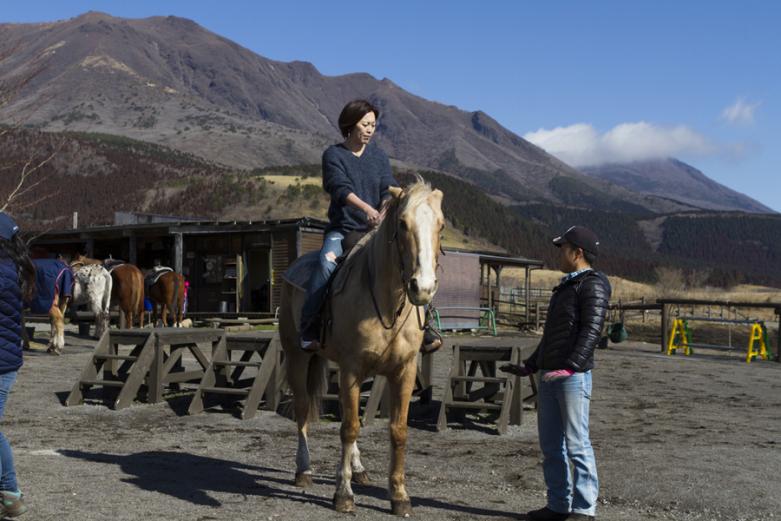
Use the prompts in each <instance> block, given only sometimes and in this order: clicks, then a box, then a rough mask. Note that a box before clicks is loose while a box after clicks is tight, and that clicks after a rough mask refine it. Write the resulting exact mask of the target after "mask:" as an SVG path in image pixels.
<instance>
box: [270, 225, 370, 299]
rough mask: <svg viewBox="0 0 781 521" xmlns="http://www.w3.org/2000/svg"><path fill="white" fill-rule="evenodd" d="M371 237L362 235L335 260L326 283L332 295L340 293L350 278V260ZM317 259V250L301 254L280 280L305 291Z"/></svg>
mask: <svg viewBox="0 0 781 521" xmlns="http://www.w3.org/2000/svg"><path fill="white" fill-rule="evenodd" d="M372 235H374V234H373V233H371V232H370V233H367V234H366V235H364V236H363V238H361V240H360V241H358V243H357V244H356V245H355V246H354V247H353V248H352V249H351V250H350V251H349V252H347V256H346V257H344V256H343V257H339V258H338V259H337V260H336V262H337V266H336V269H335V270H334V272H333V273H332V274H331V278H330V279H329V281H328V284H329V285H330V286H331V292H332V293H333V294H334V295H336V294H339V293H341V291H342V288H343V287H344V284H345V282H346V281H347V279H348V278H349V276H350V271H351V269H352V267H351V265H352V262H351V261H350V259H352V258H353V257H354V256H355V255H356V254H358V252H360V251H361V250H363V247H364V245H365V244H366V243H367V242H369V240H370V239H371V237H372ZM319 257H320V251H319V250H318V251H310V252H309V253H305V254H303V255H302V256H300V257H299V258H297V259H296V260H295V261H293V264H291V265H290V267H289V268H288V269H287V271H286V272H285V273H283V274H282V278H283V279H284V280H285V281H287V282H288V283H289V284H291V285H293V286H294V287H296V288H298V289H300V290H301V291H306V289H307V286H308V285H309V277H310V276H311V275H312V271H314V270H315V269H317V267H318V264H319V262H320V260H319Z"/></svg>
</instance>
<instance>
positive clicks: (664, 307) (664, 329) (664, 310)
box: [660, 302, 667, 353]
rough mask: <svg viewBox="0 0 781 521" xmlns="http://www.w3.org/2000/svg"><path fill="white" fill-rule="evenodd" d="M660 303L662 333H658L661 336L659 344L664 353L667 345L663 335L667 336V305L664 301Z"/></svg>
mask: <svg viewBox="0 0 781 521" xmlns="http://www.w3.org/2000/svg"><path fill="white" fill-rule="evenodd" d="M661 304H662V326H661V330H662V334H661V335H660V338H661V346H662V353H664V352H665V351H666V350H667V346H666V345H665V341H664V340H665V336H667V305H665V303H664V302H662V303H661Z"/></svg>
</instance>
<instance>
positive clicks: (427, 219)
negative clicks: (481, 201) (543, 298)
mask: <svg viewBox="0 0 781 521" xmlns="http://www.w3.org/2000/svg"><path fill="white" fill-rule="evenodd" d="M391 195H392V199H391V201H390V203H389V204H388V206H387V210H386V212H387V214H386V215H387V217H386V218H385V219H384V221H383V222H382V224H381V225H380V226H379V227H378V228H377V229H376V230H375V231H374V232H372V233H370V234H369V236H368V237H365V238H364V239H362V240H361V242H360V243H359V245H358V246H356V247H355V249H354V250H353V251H352V253H351V254H350V255H349V257H348V258H347V260H345V261H344V265H343V266H342V267H341V269H340V271H339V273H338V274H337V276H336V277H335V279H334V283H333V284H334V285H333V287H332V291H331V292H330V294H329V297H328V298H327V302H326V309H327V311H326V314H325V315H326V317H327V320H325V324H326V326H325V328H324V331H323V349H322V351H320V352H319V353H318V354H317V355H312V354H310V353H308V352H305V351H303V350H302V349H301V348H300V347H299V333H298V329H299V328H298V325H299V324H298V322H299V317H300V313H301V306H302V305H303V300H304V294H303V292H302V291H301V290H300V289H297V288H295V287H294V286H293V285H292V284H290V283H289V282H287V281H286V282H285V283H284V284H283V288H282V303H281V308H280V314H279V334H280V340H281V342H282V346H283V347H284V350H285V362H286V364H287V378H288V381H289V383H290V387H291V389H292V391H293V398H294V408H295V416H296V422H297V424H298V451H297V455H296V479H295V483H296V485H297V486H301V487H306V486H308V485H310V484H311V483H312V469H311V467H310V459H309V448H308V444H307V431H308V422H309V421H310V420H312V419H314V418H316V417H318V416H319V414H320V397H321V396H322V393H323V386H324V384H325V379H324V375H325V366H326V364H327V360H326V359H328V360H333V361H335V362H336V363H338V364H339V369H340V378H339V397H340V401H341V405H342V428H341V442H342V453H341V462H340V464H339V468H338V472H337V478H336V494H335V495H334V499H333V501H334V506H335V508H336V510H337V511H339V512H352V511H353V510H354V508H355V500H354V496H353V491H352V487H351V485H350V481H351V480H354V481H356V482H358V483H366V482H368V477H367V475H366V471H365V470H364V468H363V466H362V465H361V459H360V453H359V451H358V445H357V443H356V440H357V438H358V429H359V420H358V413H359V411H358V409H359V400H360V387H361V383H362V382H363V381H364V379H365V378H366V377H368V376H372V375H378V374H379V375H383V376H385V377H386V378H387V379H388V383H389V387H390V397H391V410H390V439H391V455H390V460H391V465H390V476H389V491H390V500H391V510H392V512H393V513H394V514H396V515H401V516H408V515H409V514H411V512H412V506H411V503H410V499H409V495H407V490H406V488H405V478H404V457H405V450H406V445H407V412H408V408H409V401H410V396H411V394H412V390H413V387H414V385H415V375H416V372H417V359H416V356H417V353H418V350H419V348H420V345H421V342H422V340H423V327H424V316H423V310H422V308H421V306H424V305H426V304H428V303H430V302H431V300H432V299H433V297H434V293H435V292H436V290H437V278H436V269H437V260H438V256H439V251H440V250H439V246H440V232H441V230H442V228H443V227H444V217H443V215H442V209H441V207H442V192H441V191H439V190H432V189H431V187H430V186H429V185H428V184H426V183H425V182H423V180H422V179H418V182H417V183H415V184H413V185H410V186H408V187H407V188H406V189H404V190H403V191H402V190H401V189H400V188H391Z"/></svg>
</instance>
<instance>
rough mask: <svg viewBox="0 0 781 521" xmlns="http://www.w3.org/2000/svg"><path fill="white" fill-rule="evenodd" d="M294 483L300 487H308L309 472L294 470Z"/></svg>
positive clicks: (310, 476) (310, 484)
mask: <svg viewBox="0 0 781 521" xmlns="http://www.w3.org/2000/svg"><path fill="white" fill-rule="evenodd" d="M295 485H296V486H297V487H300V488H309V487H311V486H312V473H311V472H296V482H295Z"/></svg>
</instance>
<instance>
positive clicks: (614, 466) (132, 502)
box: [1, 331, 781, 521]
mask: <svg viewBox="0 0 781 521" xmlns="http://www.w3.org/2000/svg"><path fill="white" fill-rule="evenodd" d="M43 336H44V334H43V331H41V332H39V339H40V338H42V337H43ZM453 342H460V343H462V344H474V343H477V342H480V343H483V344H489V345H490V344H492V343H496V344H504V345H509V344H521V345H524V346H525V349H526V350H527V351H528V350H530V349H531V348H532V344H533V343H534V339H533V338H522V337H502V338H499V339H493V338H480V339H476V338H473V337H455V338H450V339H449V340H448V345H447V346H445V347H444V348H443V349H442V350H441V351H440V352H439V353H437V354H436V355H435V356H436V358H435V372H436V375H435V377H436V388H435V391H434V400H435V401H434V403H433V404H432V405H430V406H428V407H422V406H421V407H415V410H414V412H415V417H414V418H413V421H412V422H411V423H412V427H411V429H410V438H409V445H408V459H407V478H408V480H407V485H408V490H409V492H410V494H411V495H412V502H413V507H414V509H415V510H414V516H415V517H417V518H418V519H431V520H446V519H447V520H452V519H459V520H462V519H463V520H466V519H470V520H471V519H485V520H489V519H518V518H520V519H523V517H522V516H521V517H519V513H522V512H526V511H527V510H529V509H533V508H538V507H540V506H542V505H544V502H545V487H544V484H543V480H542V469H541V459H540V452H539V448H538V445H537V434H536V433H537V431H536V420H535V416H534V414H533V413H532V412H529V413H527V414H525V415H524V423H523V425H521V426H518V427H511V428H510V430H509V433H508V434H507V435H504V436H498V435H496V434H495V432H494V431H493V430H492V427H491V424H490V423H483V424H480V423H477V424H473V425H471V426H470V427H469V428H464V427H463V426H460V425H459V424H456V423H453V424H451V428H450V429H449V430H448V431H446V432H441V433H440V432H436V430H435V429H434V424H435V421H436V414H437V411H438V400H439V398H440V397H441V396H442V387H441V386H442V382H443V381H444V376H445V375H446V373H447V371H448V369H449V364H450V352H451V349H450V345H451V344H452V343H453ZM67 343H68V347H67V348H66V352H65V354H64V355H63V356H61V357H54V356H49V355H46V354H44V353H39V352H28V353H27V357H26V362H25V366H24V367H23V368H22V370H21V371H20V373H19V379H18V381H17V384H16V386H15V388H14V390H13V393H12V396H11V397H10V401H9V404H8V407H7V413H6V417H5V418H4V419H3V421H2V424H1V425H2V430H3V432H4V433H5V434H6V436H7V437H8V438H9V439H10V440H11V442H12V445H13V447H14V451H15V457H16V465H17V473H18V476H19V482H20V486H21V487H22V490H23V491H24V492H25V495H26V498H27V501H28V504H29V505H30V508H31V511H30V512H29V513H28V514H27V515H26V516H25V518H27V519H35V520H42V521H43V520H104V519H117V520H136V519H171V520H197V521H206V520H223V519H226V520H236V521H239V520H299V519H301V520H306V519H312V520H315V519H316V520H327V519H343V518H345V517H347V516H345V515H339V514H337V513H335V512H334V511H333V510H332V508H331V501H330V500H331V496H332V495H333V491H334V482H333V478H334V471H335V468H336V462H337V459H338V451H339V443H338V430H339V425H338V424H337V423H336V422H333V421H331V422H329V421H325V422H321V423H320V424H318V425H317V426H316V427H315V428H314V432H313V434H312V440H311V446H312V452H313V464H314V466H315V471H316V479H315V486H314V487H313V488H312V489H311V490H307V491H301V490H299V489H296V488H295V487H293V486H292V485H291V480H292V477H293V471H294V457H295V450H296V438H295V431H294V425H293V423H292V422H291V421H290V420H288V419H286V418H284V417H282V416H279V415H276V414H273V413H269V412H262V413H261V414H259V415H258V416H256V417H255V418H254V419H252V420H248V421H242V420H240V419H237V418H236V417H234V416H233V415H231V414H228V413H225V412H223V411H222V410H220V409H215V410H214V411H210V412H206V413H204V414H200V415H196V416H186V415H185V413H184V411H185V410H186V408H187V405H188V404H189V397H188V396H187V395H182V394H180V395H178V396H176V397H174V398H172V399H170V400H169V401H167V402H165V403H161V404H157V405H146V404H142V403H138V404H136V405H134V406H133V407H130V408H128V409H125V410H122V411H113V410H109V409H107V408H106V407H104V406H102V405H84V406H77V407H64V406H63V405H62V404H61V400H64V397H65V395H66V394H67V392H68V391H69V390H70V388H71V386H72V385H73V383H74V382H75V381H76V379H77V378H78V375H79V373H80V371H81V368H82V367H83V366H84V364H86V363H87V361H88V360H89V356H90V350H91V346H92V345H93V344H94V341H92V340H87V339H81V338H78V337H75V336H68V337H67ZM597 364H598V367H597V369H596V370H595V371H594V391H593V402H592V415H591V426H592V441H593V443H594V446H595V449H596V454H597V463H598V468H599V476H600V481H601V487H600V500H599V507H598V517H599V518H600V519H604V520H606V521H608V520H615V521H618V520H621V521H623V520H643V519H650V520H654V519H664V520H722V519H724V520H726V519H729V520H768V519H778V518H781V513H779V512H781V496H779V494H778V490H779V485H778V480H779V471H781V446H779V441H781V364H777V363H775V362H760V363H752V364H750V365H746V364H745V363H741V362H740V361H738V360H735V359H732V360H724V359H708V358H705V357H697V358H689V359H686V358H684V357H682V356H675V357H666V356H661V355H660V354H659V353H658V347H657V345H656V344H642V343H625V344H621V345H620V346H611V348H610V349H608V350H602V351H599V352H598V353H597ZM359 444H360V446H361V450H362V453H363V461H364V464H365V465H366V467H367V469H368V471H369V473H370V475H371V476H372V479H373V485H372V486H367V487H360V486H356V487H355V491H356V503H357V507H358V510H357V513H356V515H355V517H357V518H359V519H370V520H371V519H392V517H391V516H390V514H389V502H388V501H387V500H386V491H385V483H386V472H387V468H388V434H387V428H386V423H385V421H383V420H378V421H377V422H376V423H375V424H374V425H373V426H371V427H369V428H364V429H363V430H362V433H361V438H360V440H359ZM773 490H775V491H776V492H775V493H774V492H773Z"/></svg>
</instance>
